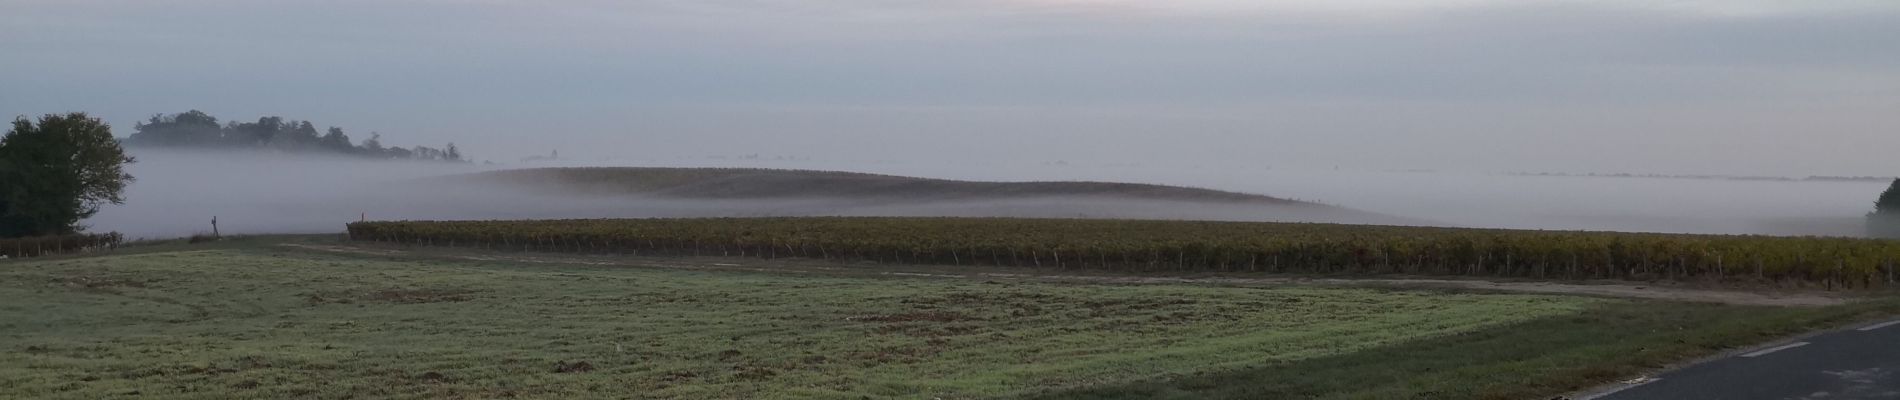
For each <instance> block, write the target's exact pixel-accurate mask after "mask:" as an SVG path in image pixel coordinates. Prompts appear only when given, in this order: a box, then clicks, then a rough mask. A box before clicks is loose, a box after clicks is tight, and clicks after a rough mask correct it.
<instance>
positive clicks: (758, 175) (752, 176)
mask: <svg viewBox="0 0 1900 400" xmlns="http://www.w3.org/2000/svg"><path fill="white" fill-rule="evenodd" d="M442 182H443V183H451V184H455V185H457V186H475V185H500V186H502V187H505V188H509V189H514V190H527V191H531V192H534V193H539V194H559V195H583V196H589V197H602V196H605V197H617V196H633V197H639V198H643V199H672V200H699V201H717V202H719V203H722V204H727V205H729V206H732V207H733V208H734V210H733V211H732V212H729V213H724V214H719V213H714V214H710V215H702V216H765V215H773V216H811V215H841V216H958V217H1054V218H1130V219H1194V220H1235V221H1292V222H1335V223H1363V224H1392V225H1421V224H1422V223H1421V222H1420V221H1415V220H1409V219H1404V218H1398V217H1393V216H1387V215H1381V214H1377V213H1370V212H1364V211H1358V210H1351V209H1346V208H1341V207H1335V206H1329V205H1323V204H1317V203H1310V202H1303V201H1297V200H1290V199H1284V198H1278V197H1272V196H1265V195H1259V194H1248V193H1238V192H1229V191H1220V190H1212V189H1202V188H1191V187H1179V186H1167V185H1152V184H1139V183H1121V182H1083V181H1066V182H981V181H960V180H948V179H931V178H918V177H906V176H894V175H880V174H867V173H857V172H838V171H808V170H774V169H748V168H646V167H614V168H538V169H520V170H503V171H489V172H481V173H474V174H466V175H457V176H452V177H447V178H443V180H442ZM699 214H705V213H699ZM667 215H668V216H680V215H679V214H678V213H667Z"/></svg>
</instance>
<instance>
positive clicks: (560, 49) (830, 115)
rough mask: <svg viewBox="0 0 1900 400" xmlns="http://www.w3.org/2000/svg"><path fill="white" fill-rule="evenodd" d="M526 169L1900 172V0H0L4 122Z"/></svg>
mask: <svg viewBox="0 0 1900 400" xmlns="http://www.w3.org/2000/svg"><path fill="white" fill-rule="evenodd" d="M187 109H200V110H204V111H207V112H210V113H212V114H213V115H217V116H219V117H222V118H225V119H254V118H256V117H257V116H260V115H267V114H268V115H282V116H285V117H289V118H294V119H309V120H313V121H315V122H317V123H318V124H319V125H320V126H328V125H335V126H341V127H344V128H346V129H348V130H349V131H350V132H351V133H352V134H354V135H355V136H356V137H357V138H358V139H361V138H363V137H366V136H367V133H368V132H369V131H379V132H381V133H383V134H384V137H385V142H387V143H391V144H408V145H413V144H426V145H431V146H439V145H441V143H444V142H450V141H453V142H456V143H457V144H458V145H459V146H461V147H462V148H463V149H464V152H465V153H469V154H471V155H474V156H476V157H479V158H486V159H493V160H497V161H513V160H515V159H517V158H519V157H522V156H525V155H528V154H537V153H545V152H546V151H548V150H550V149H560V150H561V151H562V154H563V155H567V156H570V157H584V158H598V157H609V156H618V157H631V158H657V159H665V158H669V157H672V158H677V157H681V156H690V157H702V156H705V155H714V154H724V155H732V154H748V153H760V154H764V155H768V156H771V155H797V156H806V157H816V158H820V159H832V160H908V161H912V162H937V163H954V162H961V161H966V160H969V161H977V162H985V163H993V162H1043V161H1053V160H1066V161H1069V162H1072V163H1110V162H1140V163H1146V164H1154V165H1161V164H1171V163H1173V164H1182V163H1208V162H1212V163H1220V164H1236V165H1238V164H1260V165H1272V166H1275V167H1288V168H1299V167H1310V168H1330V167H1332V166H1334V165H1342V166H1347V167H1349V168H1361V169H1440V170H1469V171H1571V172H1592V171H1608V172H1621V171H1631V172H1662V173H1730V174H1774V175H1807V174H1831V175H1894V174H1900V156H1896V154H1900V1H1893V0H1865V1H1857V0H1836V1H1824V0H1814V1H1769V0H1690V1H1662V0H1650V1H1634V0H1596V1H1572V2H1558V1H1535V0H1513V1H1487V0H1448V1H1407V0H1327V1H1317V0H1315V1H1286V0H1248V1H1242V0H1169V1H1148V0H806V1H782V0H616V1H607V0H546V1H501V0H487V1H453V0H373V1H372V0H323V1H317V0H309V1H262V0H168V1H89V0H0V113H4V114H6V115H8V116H14V115H37V114H43V113H50V112H63V111H89V112H92V113H95V114H96V115H99V116H102V117H104V118H106V119H107V120H108V121H109V122H111V123H113V124H114V125H115V127H116V128H117V132H118V133H119V134H120V135H122V136H123V135H127V134H130V132H131V125H132V124H133V122H135V121H138V120H140V119H142V118H143V117H145V116H149V115H151V114H153V113H158V112H178V111H183V110H187Z"/></svg>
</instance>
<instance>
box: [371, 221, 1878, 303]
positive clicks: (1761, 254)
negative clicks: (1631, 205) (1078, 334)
mask: <svg viewBox="0 0 1900 400" xmlns="http://www.w3.org/2000/svg"><path fill="white" fill-rule="evenodd" d="M349 234H350V237H351V238H352V239H353V240H360V241H378V242H393V243H403V244H415V245H432V246H453V247H479V248H488V249H498V250H513V251H548V252H583V253H611V254H629V255H665V256H743V257H762V258H793V257H795V258H810V259H825V260H846V261H871V262H879V263H898V264H939V265H982V266H1006V267H1043V268H1062V269H1094V270H1109V271H1129V272H1266V273H1308V274H1416V275H1466V276H1493V277H1522V278H1540V279H1624V280H1658V279H1667V280H1681V281H1707V282H1722V283H1754V284H1772V285H1787V286H1819V287H1827V288H1830V289H1832V288H1878V287H1889V286H1893V285H1894V283H1895V278H1896V277H1895V272H1896V271H1895V268H1896V267H1895V264H1896V263H1900V241H1890V240H1872V239H1849V238H1812V237H1765V236H1720V235H1675V234H1647V233H1609V232H1565V231H1521V230H1490V229H1461V228H1426V227H1390V226H1362V225H1332V224H1290V223H1256V222H1192V221H1132V220H1079V219H1072V220H1065V219H982V218H756V219H618V220H553V221H402V222H357V223H352V224H350V225H349Z"/></svg>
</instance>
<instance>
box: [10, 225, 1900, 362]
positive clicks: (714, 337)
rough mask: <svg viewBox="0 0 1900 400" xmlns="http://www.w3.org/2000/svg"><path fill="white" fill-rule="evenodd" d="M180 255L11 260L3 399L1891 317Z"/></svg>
mask: <svg viewBox="0 0 1900 400" xmlns="http://www.w3.org/2000/svg"><path fill="white" fill-rule="evenodd" d="M266 242H267V241H266ZM179 247H180V246H175V245H160V246H155V247H151V248H145V249H139V250H138V251H137V252H131V253H120V254H116V255H108V256H97V257H64V258H51V259H41V260H30V261H8V262H0V298H4V299H7V301H6V302H4V303H0V398H12V397H17V398H73V399H92V398H113V397H128V398H129V397H134V396H133V395H132V394H136V397H137V398H147V399H151V398H158V399H164V398H284V397H319V398H344V397H355V398H442V397H461V398H493V397H511V396H514V397H527V398H574V397H602V398H625V397H635V398H764V397H773V398H781V397H799V398H853V399H855V398H863V397H871V398H892V397H896V398H934V397H941V398H946V399H949V398H994V397H1046V398H1096V397H1114V396H1122V397H1128V398H1147V397H1178V398H1218V397H1232V398H1511V396H1515V397H1533V396H1536V395H1549V394H1554V393H1556V392H1560V391H1564V390H1570V389H1574V388H1578V387H1582V386H1584V385H1589V384H1593V383H1597V382H1602V381H1606V380H1610V379H1614V378H1617V377H1622V376H1627V375H1628V374H1633V373H1637V372H1640V371H1641V370H1642V369H1644V368H1650V367H1654V366H1657V365H1661V364H1662V363H1666V362H1670V361H1675V360H1680V359H1683V358H1686V357H1692V356H1695V355H1698V354H1704V353H1707V352H1709V351H1712V350H1714V349H1719V348H1723V347H1730V346H1737V345H1742V344H1748V343H1753V342H1756V341H1760V340H1763V339H1765V338H1770V337H1773V336H1774V335H1781V334H1787V333H1791V332H1796V331H1798V330H1800V329H1803V328H1806V327H1810V326H1819V325H1823V324H1828V323H1839V322H1842V321H1845V320H1846V319H1849V318H1852V317H1854V316H1857V315H1861V314H1864V313H1870V312H1876V311H1884V310H1886V308H1882V307H1874V306H1870V305H1861V306H1851V307H1840V308H1829V309H1775V308H1759V307H1731V306H1713V305H1684V304H1671V303H1652V302H1634V301H1623V300H1611V299H1598V298H1583V297H1563V296H1538V295H1502V294H1482V293H1444V292H1426V291H1386V290H1372V289H1328V288H1312V287H1279V288H1235V287H1215V286H1193V285H1098V284H1058V283H1026V282H1017V281H1011V282H985V281H978V280H961V279H917V278H879V277H852V276H803V275H799V274H768V273H738V272H711V271H688V270H667V269H644V268H624V267H598V266H566V265H527V266H524V265H512V264H506V263H479V262H456V261H443V260H430V259H403V258H378V257H353V256H340V255H325V254H316V253H309V252H298V251H287V250H279V249H274V248H270V247H268V246H257V245H254V244H228V243H227V244H218V245H212V246H210V247H204V248H206V250H190V251H176V250H175V249H177V248H179ZM1883 307H1884V306H1883ZM580 362H585V363H586V364H587V366H588V367H589V368H579V369H580V370H574V368H571V367H570V368H567V369H568V370H567V371H561V369H562V368H561V366H563V365H567V366H571V365H574V364H576V363H580Z"/></svg>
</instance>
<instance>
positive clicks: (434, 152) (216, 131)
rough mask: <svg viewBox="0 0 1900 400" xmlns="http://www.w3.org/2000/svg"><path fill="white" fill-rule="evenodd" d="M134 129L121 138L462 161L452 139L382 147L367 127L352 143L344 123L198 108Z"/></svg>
mask: <svg viewBox="0 0 1900 400" xmlns="http://www.w3.org/2000/svg"><path fill="white" fill-rule="evenodd" d="M133 129H134V130H136V131H137V132H134V133H132V136H131V137H130V138H128V139H126V141H125V143H126V144H127V145H131V146H141V147H189V148H210V149H263V150H275V151H282V152H289V153H329V154H345V155H353V156H359V157H367V158H379V159H408V160H437V161H455V162H463V161H466V160H465V159H463V158H462V152H461V150H460V149H457V148H456V147H455V144H454V143H449V144H448V146H446V147H444V148H442V149H437V148H433V147H427V146H415V147H412V148H402V147H384V146H383V144H382V135H381V134H378V133H375V132H371V133H370V138H369V139H368V140H364V141H363V143H362V144H360V145H358V144H354V143H352V142H351V141H350V136H349V135H347V134H344V133H343V128H338V127H334V126H332V127H329V129H327V130H325V131H324V132H323V133H322V134H319V133H318V132H317V127H316V124H312V123H310V121H291V120H286V119H284V118H283V117H277V116H270V117H261V118H258V119H257V122H237V121H231V122H228V123H225V124H223V125H219V124H218V118H217V117H213V116H211V115H210V114H206V113H204V112H203V111H198V110H191V111H186V112H182V113H178V114H172V115H165V114H157V115H153V116H152V118H150V119H147V120H145V121H144V122H140V123H138V124H137V125H134V126H133Z"/></svg>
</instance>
